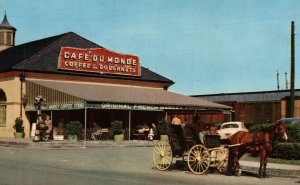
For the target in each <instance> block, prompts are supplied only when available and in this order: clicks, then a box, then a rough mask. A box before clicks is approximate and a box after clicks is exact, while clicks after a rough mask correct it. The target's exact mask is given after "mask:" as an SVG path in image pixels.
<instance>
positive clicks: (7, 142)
mask: <svg viewBox="0 0 300 185" xmlns="http://www.w3.org/2000/svg"><path fill="white" fill-rule="evenodd" d="M155 142H156V141H144V140H138V141H137V140H132V141H122V142H114V141H110V140H108V141H86V142H84V141H77V142H70V141H68V140H64V141H48V142H33V141H32V139H29V138H25V139H15V138H0V147H12V148H49V149H55V148H56V149H58V148H61V149H64V148H66V149H69V148H96V147H153V145H154V143H155ZM240 165H242V166H248V167H259V162H253V161H240ZM267 168H272V169H282V170H300V165H288V164H277V163H268V166H267Z"/></svg>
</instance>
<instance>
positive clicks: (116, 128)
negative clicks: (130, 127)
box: [111, 120, 123, 135]
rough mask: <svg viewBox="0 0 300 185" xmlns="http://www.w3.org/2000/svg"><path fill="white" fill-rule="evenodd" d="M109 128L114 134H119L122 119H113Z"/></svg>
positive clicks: (121, 129) (121, 130) (121, 127)
mask: <svg viewBox="0 0 300 185" xmlns="http://www.w3.org/2000/svg"><path fill="white" fill-rule="evenodd" d="M111 129H112V132H113V133H114V135H119V134H122V133H123V121H120V120H115V121H113V122H111Z"/></svg>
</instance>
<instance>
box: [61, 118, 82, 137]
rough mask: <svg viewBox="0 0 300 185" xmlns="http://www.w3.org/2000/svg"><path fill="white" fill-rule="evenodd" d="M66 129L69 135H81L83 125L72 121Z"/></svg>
mask: <svg viewBox="0 0 300 185" xmlns="http://www.w3.org/2000/svg"><path fill="white" fill-rule="evenodd" d="M65 129H66V131H67V133H68V135H79V134H80V133H81V130H82V124H81V123H80V122H79V121H70V122H69V123H67V124H66V126H65Z"/></svg>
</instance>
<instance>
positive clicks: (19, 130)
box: [14, 117, 24, 138]
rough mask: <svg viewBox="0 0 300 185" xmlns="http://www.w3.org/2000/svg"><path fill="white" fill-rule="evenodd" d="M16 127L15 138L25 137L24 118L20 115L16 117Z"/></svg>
mask: <svg viewBox="0 0 300 185" xmlns="http://www.w3.org/2000/svg"><path fill="white" fill-rule="evenodd" d="M14 129H15V130H16V133H15V138H23V134H24V127H23V120H22V118H20V117H17V118H16V120H15V125H14Z"/></svg>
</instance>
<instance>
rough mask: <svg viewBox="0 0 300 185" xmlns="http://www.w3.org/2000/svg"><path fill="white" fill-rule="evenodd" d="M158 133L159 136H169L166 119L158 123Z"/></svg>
mask: <svg viewBox="0 0 300 185" xmlns="http://www.w3.org/2000/svg"><path fill="white" fill-rule="evenodd" d="M157 133H158V135H166V134H167V122H166V120H165V119H162V120H159V121H158V123H157Z"/></svg>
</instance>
